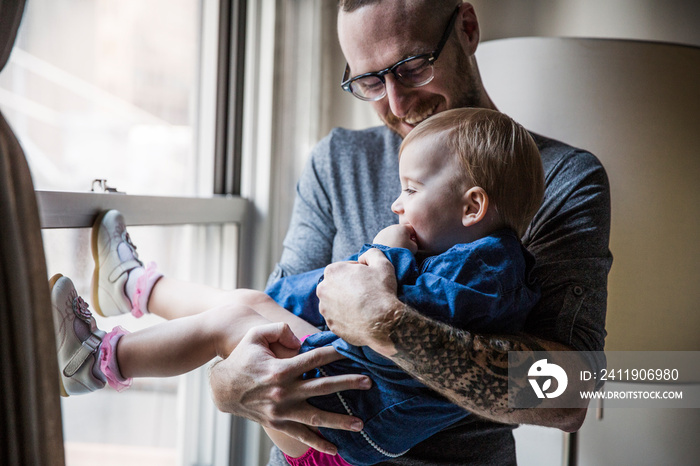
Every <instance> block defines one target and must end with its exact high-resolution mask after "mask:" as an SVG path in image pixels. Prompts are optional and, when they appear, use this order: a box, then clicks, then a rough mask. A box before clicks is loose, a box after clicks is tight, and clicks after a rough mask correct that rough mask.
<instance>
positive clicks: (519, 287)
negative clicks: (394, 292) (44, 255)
mask: <svg viewBox="0 0 700 466" xmlns="http://www.w3.org/2000/svg"><path fill="white" fill-rule="evenodd" d="M399 157H400V160H399V174H400V178H401V188H402V192H401V195H400V196H399V197H398V198H397V199H396V201H395V202H394V203H393V205H392V210H393V211H394V212H395V213H396V214H398V216H399V223H398V224H397V225H392V226H389V227H387V228H385V229H383V230H382V231H380V232H379V233H378V234H377V236H376V237H375V238H374V242H373V244H371V245H365V246H364V247H363V248H362V250H361V251H360V252H359V253H358V254H357V255H355V256H353V257H351V258H349V260H356V259H357V258H358V257H359V256H360V255H361V254H362V253H363V252H365V251H366V250H367V249H368V248H377V249H380V250H381V251H382V252H383V253H384V254H385V255H386V256H387V258H388V259H389V260H390V261H391V262H392V264H393V265H394V268H395V271H396V277H397V282H398V294H399V298H400V299H401V300H402V301H404V302H405V303H407V304H409V305H410V306H411V307H413V308H414V309H417V310H419V311H420V312H421V313H423V314H425V315H427V316H429V317H431V318H433V319H436V320H439V321H442V322H445V323H447V324H449V325H452V326H454V327H457V328H461V329H465V330H469V331H475V332H481V333H513V332H518V331H520V330H522V328H523V326H524V323H525V318H526V316H527V313H528V312H529V311H530V309H532V307H533V306H534V304H535V303H536V301H537V299H538V298H539V293H538V290H537V287H536V286H535V285H534V284H533V283H532V282H531V280H530V279H529V274H530V271H531V269H532V267H533V265H534V263H533V262H534V260H533V258H532V256H531V255H530V254H529V253H528V252H527V251H526V250H525V249H524V248H523V246H522V245H521V243H520V239H519V238H520V237H522V235H523V234H524V232H525V229H526V228H527V226H528V225H529V223H530V221H531V220H532V217H533V216H534V215H535V213H536V212H537V210H538V208H539V206H540V203H541V201H542V197H543V192H544V176H543V170H542V164H541V160H540V156H539V152H538V150H537V147H536V145H535V143H534V141H533V140H532V138H531V137H530V135H529V134H528V132H527V131H526V130H525V129H524V128H522V126H520V125H519V124H517V123H515V122H514V121H513V120H512V119H510V118H509V117H507V116H506V115H504V114H501V113H499V112H496V111H492V110H486V109H455V110H449V111H445V112H442V113H440V114H438V115H435V116H433V117H431V118H429V119H428V120H426V121H425V122H423V123H421V124H420V125H419V126H417V127H416V128H415V129H414V130H412V131H411V132H410V133H409V135H408V136H407V137H406V138H405V140H404V141H403V143H402V145H401V149H400V151H399ZM93 254H94V256H95V261H96V271H95V280H94V287H95V288H94V290H93V299H94V304H95V307H96V309H97V310H98V312H99V313H100V314H103V315H115V314H119V313H124V312H132V313H133V314H135V315H137V316H138V315H140V314H142V313H144V312H148V311H154V313H156V314H160V315H164V316H165V317H168V318H172V317H179V318H175V319H173V320H170V321H168V322H164V323H162V324H158V325H155V326H152V327H150V328H148V329H145V330H142V331H139V332H134V333H128V332H127V331H126V330H124V329H122V328H121V327H117V328H115V329H114V330H113V331H112V332H110V333H108V334H105V332H102V331H100V330H99V329H97V328H96V326H95V321H94V319H93V318H92V316H91V314H90V311H89V310H88V306H87V304H86V303H85V302H84V301H83V300H82V299H81V298H80V297H79V296H78V294H77V292H76V291H75V288H74V287H73V285H72V283H71V282H70V280H69V279H67V278H65V277H62V276H60V275H58V276H55V277H54V278H52V280H51V286H52V303H53V309H54V322H55V327H56V335H57V348H58V357H59V366H60V368H61V383H62V394H63V395H64V396H67V395H73V394H80V393H86V392H90V391H94V390H97V389H99V388H102V387H104V386H105V384H106V383H107V384H109V385H110V386H112V387H114V388H116V389H118V390H122V389H124V388H126V387H128V386H129V384H130V379H131V378H132V377H143V376H173V375H178V374H182V373H185V372H188V371H190V370H192V369H194V368H196V367H198V366H200V365H203V364H205V363H207V362H208V361H210V360H211V359H212V358H214V357H216V356H219V357H222V358H226V357H227V356H228V355H229V354H230V353H231V351H233V349H234V348H235V347H236V345H238V343H239V342H240V341H241V339H242V338H243V336H244V335H245V333H246V332H247V330H249V329H250V328H251V327H253V326H257V325H261V324H264V323H269V322H270V321H281V322H285V323H287V324H288V325H289V326H290V327H291V329H292V330H293V331H294V333H295V335H297V337H299V338H304V342H303V344H302V346H301V351H302V352H304V351H308V350H310V349H313V348H317V347H320V346H325V345H332V346H334V347H335V349H336V350H337V351H338V352H339V353H341V354H342V355H344V356H346V359H343V360H340V361H337V362H334V363H331V364H329V365H326V366H323V367H321V368H318V369H317V370H316V371H313V373H307V374H306V376H307V377H323V376H330V375H338V374H347V373H362V374H367V375H369V376H370V377H371V378H372V380H373V386H372V388H371V389H369V390H367V391H359V390H354V391H347V392H341V393H336V394H332V395H326V396H322V397H314V398H311V399H309V403H311V404H313V405H314V406H317V407H319V408H321V409H324V410H327V411H334V412H338V413H343V414H351V415H354V416H358V417H360V418H362V419H363V421H364V428H363V430H362V431H360V432H350V431H342V430H332V429H324V428H321V429H320V433H321V434H322V435H323V436H324V437H325V438H326V439H327V440H329V441H331V442H332V443H334V444H335V445H336V446H337V447H338V453H339V454H338V455H337V456H331V455H326V454H323V453H320V452H317V451H315V450H313V449H309V448H308V446H306V445H304V444H303V443H301V442H299V441H298V440H295V439H292V438H290V437H288V436H286V435H285V434H282V433H280V432H276V431H273V430H271V429H266V430H267V432H268V435H270V438H272V440H273V441H274V442H275V443H276V444H277V445H278V446H279V447H280V449H281V450H282V451H283V452H284V453H285V456H286V457H287V460H288V461H289V462H290V464H292V465H305V464H341V465H347V464H354V465H370V464H375V463H378V462H381V461H383V460H386V459H387V458H390V457H397V456H400V455H402V454H403V453H405V452H406V451H407V450H408V449H409V448H411V447H412V446H414V445H415V444H417V443H419V442H420V441H422V440H424V439H426V438H428V437H430V436H431V435H433V434H435V433H436V432H438V431H440V430H442V429H444V428H446V427H448V426H450V425H451V424H453V423H455V422H457V421H459V420H461V419H463V418H464V417H465V416H467V415H468V414H469V413H468V412H466V411H464V410H463V409H462V408H460V407H458V406H456V405H454V404H452V403H450V402H449V401H447V400H446V399H444V398H443V397H441V396H440V395H438V394H436V393H435V392H433V391H431V390H430V389H428V388H427V387H425V386H424V385H422V384H421V383H420V382H418V381H416V380H414V379H413V378H411V377H410V376H409V375H408V374H406V373H405V372H403V371H402V370H401V369H399V368H398V367H397V366H395V365H394V364H393V363H392V362H391V361H389V360H388V359H386V358H384V357H382V356H380V355H379V354H377V353H375V352H374V351H372V350H371V349H370V348H367V347H356V346H353V345H350V344H348V343H347V342H345V341H343V340H342V339H340V338H338V337H337V336H336V335H334V334H333V333H332V332H330V331H327V330H325V331H322V330H320V329H323V328H324V327H325V322H324V319H323V317H322V316H321V315H320V313H319V312H318V299H317V298H316V294H315V290H316V285H317V284H318V283H319V281H320V280H322V279H323V269H319V270H314V271H310V272H307V273H303V274H300V275H295V276H290V277H286V278H283V279H280V280H278V281H277V282H276V283H274V284H273V285H271V286H270V288H269V289H268V290H267V294H264V293H260V292H256V291H252V290H235V291H233V292H221V291H216V290H210V289H208V288H207V289H206V290H204V289H203V288H202V287H201V286H200V285H195V284H182V283H178V284H177V285H175V284H174V282H173V281H171V280H169V279H167V278H164V277H162V275H161V274H159V273H157V272H156V271H155V270H154V269H153V267H149V268H144V267H143V264H142V263H141V262H140V261H139V260H138V256H137V255H136V253H135V247H134V246H133V244H132V243H131V240H130V238H129V236H128V233H127V232H126V227H125V225H124V221H123V218H122V216H121V214H119V213H118V212H116V211H109V212H107V213H105V214H104V215H102V216H101V217H100V218H99V219H98V220H97V222H96V224H95V227H94V229H93ZM417 257H419V258H421V259H420V260H417ZM203 291H206V292H208V295H209V296H210V298H209V299H199V298H201V296H202V295H203ZM204 294H206V293H204ZM211 296H213V298H212V297H211ZM195 297H198V299H194V298H195ZM224 301H226V302H225V303H223V302H224ZM212 304H220V305H218V306H216V307H213V306H212ZM161 309H163V312H159V311H158V312H156V310H161ZM183 316H184V317H183ZM276 352H277V351H276ZM280 353H281V350H280ZM278 355H279V356H282V355H281V354H278Z"/></svg>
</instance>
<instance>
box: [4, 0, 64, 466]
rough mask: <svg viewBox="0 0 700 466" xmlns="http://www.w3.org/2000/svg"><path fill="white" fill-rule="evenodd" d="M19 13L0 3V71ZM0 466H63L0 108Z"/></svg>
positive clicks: (26, 209)
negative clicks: (0, 413) (0, 414)
mask: <svg viewBox="0 0 700 466" xmlns="http://www.w3.org/2000/svg"><path fill="white" fill-rule="evenodd" d="M23 11H24V1H22V0H12V1H7V0H0V69H2V68H4V66H5V64H6V62H7V60H8V58H9V55H10V52H11V50H12V46H13V44H14V41H15V37H16V35H17V30H18V28H19V23H20V20H21V18H22V13H23ZM0 400H1V401H0V406H1V408H0V409H1V410H2V421H0V464H2V465H9V466H14V465H18V466H19V465H30V464H31V465H63V464H64V450H63V434H62V425H61V404H60V397H59V390H58V362H57V360H56V344H55V340H54V331H53V319H52V316H51V303H50V298H49V288H48V281H47V272H46V261H45V258H44V247H43V244H42V239H41V224H40V221H39V210H38V207H37V202H36V197H35V194H34V185H33V183H32V179H31V176H30V173H29V168H28V166H27V161H26V159H25V157H24V152H23V151H22V148H21V146H20V144H19V142H18V141H17V139H16V138H15V136H14V134H13V132H12V129H11V128H10V126H9V125H8V124H7V122H6V121H5V118H4V117H3V115H2V113H0Z"/></svg>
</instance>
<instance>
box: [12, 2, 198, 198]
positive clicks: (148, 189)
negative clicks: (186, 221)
mask: <svg viewBox="0 0 700 466" xmlns="http://www.w3.org/2000/svg"><path fill="white" fill-rule="evenodd" d="M201 3H202V0H148V1H142V0H119V1H114V0H81V1H76V0H32V1H30V2H27V5H26V11H25V14H24V18H23V19H22V24H21V26H20V31H19V35H18V39H17V43H16V45H15V48H14V50H13V52H12V55H11V59H10V62H9V64H8V66H7V67H6V68H5V70H4V71H3V73H2V74H1V75H0V107H1V108H2V109H3V113H4V114H5V116H6V118H7V119H8V121H9V122H10V125H11V126H12V127H13V129H14V131H15V133H16V134H17V136H18V139H19V140H20V143H21V144H22V146H23V148H24V151H25V153H26V155H27V159H28V161H29V164H30V168H31V171H32V176H33V178H34V185H35V188H36V189H41V190H72V191H88V190H89V189H90V187H91V182H92V180H93V179H96V178H103V179H104V178H106V179H107V180H108V184H109V185H110V186H113V187H117V188H118V189H119V190H120V191H124V192H127V193H131V194H165V195H188V194H195V193H196V188H197V187H196V150H195V141H196V138H197V128H196V124H195V122H196V117H197V113H196V112H197V105H198V92H197V91H196V86H197V85H198V79H197V72H198V70H199V57H200V46H201V40H200V32H201V31H200V11H201Z"/></svg>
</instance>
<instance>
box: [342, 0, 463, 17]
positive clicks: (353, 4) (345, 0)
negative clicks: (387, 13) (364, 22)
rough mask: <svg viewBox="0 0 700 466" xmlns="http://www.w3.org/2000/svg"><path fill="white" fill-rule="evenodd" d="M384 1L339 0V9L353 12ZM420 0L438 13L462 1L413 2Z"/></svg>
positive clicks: (434, 0)
mask: <svg viewBox="0 0 700 466" xmlns="http://www.w3.org/2000/svg"><path fill="white" fill-rule="evenodd" d="M382 1H388V0H338V11H342V12H343V13H352V12H353V11H355V10H357V9H360V8H362V7H363V6H365V5H373V4H375V3H381V2H382ZM401 1H406V0H401ZM420 1H424V2H430V7H431V11H433V13H436V14H438V13H440V12H441V11H442V9H445V8H447V10H453V9H454V7H455V5H456V4H458V3H461V1H462V0H413V3H418V2H420Z"/></svg>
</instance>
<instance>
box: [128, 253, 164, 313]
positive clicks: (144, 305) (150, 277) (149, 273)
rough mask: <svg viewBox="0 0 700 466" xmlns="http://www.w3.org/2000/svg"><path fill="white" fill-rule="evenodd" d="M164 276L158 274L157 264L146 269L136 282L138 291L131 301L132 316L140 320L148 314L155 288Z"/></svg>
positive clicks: (152, 264)
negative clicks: (149, 301) (149, 302)
mask: <svg viewBox="0 0 700 466" xmlns="http://www.w3.org/2000/svg"><path fill="white" fill-rule="evenodd" d="M162 276H163V274H162V273H160V272H158V269H157V267H156V263H155V262H151V263H149V264H148V266H147V267H146V268H145V269H144V271H143V274H141V276H140V277H139V278H138V279H137V280H136V290H135V291H134V296H133V298H132V299H131V305H132V308H131V314H132V315H133V316H134V317H136V318H139V317H141V316H143V315H144V314H148V299H149V298H150V297H151V291H152V290H153V286H154V285H155V284H156V282H157V281H158V280H160V279H161V277H162Z"/></svg>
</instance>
